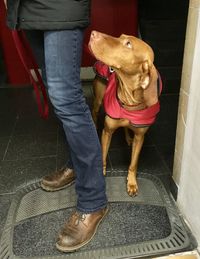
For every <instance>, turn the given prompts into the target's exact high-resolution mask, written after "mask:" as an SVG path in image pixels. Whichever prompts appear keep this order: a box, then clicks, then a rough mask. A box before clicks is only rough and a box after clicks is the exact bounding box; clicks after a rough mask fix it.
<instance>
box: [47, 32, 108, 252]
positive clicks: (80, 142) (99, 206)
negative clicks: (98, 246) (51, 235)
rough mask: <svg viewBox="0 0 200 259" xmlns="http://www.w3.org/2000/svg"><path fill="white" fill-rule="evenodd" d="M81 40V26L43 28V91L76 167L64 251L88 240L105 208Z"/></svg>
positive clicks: (59, 243) (62, 244)
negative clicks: (82, 72)
mask: <svg viewBox="0 0 200 259" xmlns="http://www.w3.org/2000/svg"><path fill="white" fill-rule="evenodd" d="M82 42H83V31H82V30H80V29H76V30H64V31H47V32H45V33H44V50H45V67H46V77H47V86H48V93H49V97H50V99H51V102H52V104H53V106H54V109H55V113H56V114H57V116H58V118H59V119H60V120H61V122H62V124H63V128H64V131H65V134H66V137H67V140H68V143H69V146H70V151H71V158H72V163H73V168H74V170H75V172H76V185H75V187H76V193H77V196H78V197H77V211H76V212H75V213H74V214H73V215H72V216H71V217H70V219H69V220H68V223H66V224H65V226H64V229H63V231H61V233H60V235H59V238H58V241H57V244H56V245H57V248H58V249H59V250H61V251H64V252H66V251H73V250H76V249H78V248H80V247H82V246H83V245H85V244H87V243H88V242H89V241H90V240H91V239H92V237H93V236H94V234H95V232H96V230H97V227H98V225H99V223H100V222H101V220H102V219H103V217H104V216H105V214H106V213H107V208H106V206H107V198H106V193H105V178H104V176H103V170H102V157H101V147H100V143H99V139H98V135H97V132H96V128H95V126H94V123H93V121H92V117H91V113H90V110H89V107H88V105H87V104H86V101H85V98H84V95H83V91H82V88H81V81H80V66H81V53H82Z"/></svg>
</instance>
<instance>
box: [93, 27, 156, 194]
mask: <svg viewBox="0 0 200 259" xmlns="http://www.w3.org/2000/svg"><path fill="white" fill-rule="evenodd" d="M89 49H90V51H91V53H92V54H93V55H94V56H95V57H96V59H97V60H99V61H100V62H97V63H96V65H95V70H96V73H97V76H96V77H95V80H94V95H95V99H94V106H93V110H92V116H93V119H94V122H95V123H96V122H97V115H98V111H99V108H100V105H101V103H102V100H104V109H105V112H106V116H105V123H104V129H103V132H102V139H101V143H102V155H103V169H104V175H105V174H106V158H107V154H108V149H109V145H110V142H111V138H112V134H113V133H114V131H115V130H116V129H117V128H119V127H126V128H127V129H130V130H132V131H133V132H134V138H133V140H132V156H131V163H130V165H129V169H128V177H127V192H128V194H129V195H130V196H132V195H136V194H137V192H138V185H137V180H136V174H137V165H138V158H139V154H140V151H141V148H142V145H143V141H144V135H145V133H146V132H147V130H148V128H149V126H150V125H151V124H153V122H154V121H155V118H156V114H157V113H158V112H159V109H160V106H159V101H158V96H159V94H160V90H158V85H159V82H161V81H160V80H158V79H159V76H158V72H157V70H156V68H155V66H154V64H153V61H154V53H153V51H152V49H151V47H150V46H149V45H148V44H146V43H145V42H144V41H142V40H140V39H138V38H136V37H133V36H128V35H124V34H122V35H121V36H120V37H119V38H115V37H112V36H109V35H106V34H103V33H100V32H97V31H93V32H92V33H91V36H90V42H89ZM110 68H112V70H114V72H112V70H111V69H110ZM100 78H104V79H105V80H106V84H105V80H104V81H102V80H101V79H100ZM127 131H128V130H127ZM126 139H127V141H128V142H130V138H129V137H128V134H126Z"/></svg>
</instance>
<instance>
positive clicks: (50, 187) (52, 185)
mask: <svg viewBox="0 0 200 259" xmlns="http://www.w3.org/2000/svg"><path fill="white" fill-rule="evenodd" d="M74 181H75V174H74V170H73V169H70V168H62V169H60V170H58V171H56V172H54V173H53V174H51V175H47V176H45V177H44V178H43V179H42V181H41V187H42V189H43V190H45V191H51V192H53V191H58V190H61V189H63V188H65V187H67V186H69V185H71V184H73V183H74Z"/></svg>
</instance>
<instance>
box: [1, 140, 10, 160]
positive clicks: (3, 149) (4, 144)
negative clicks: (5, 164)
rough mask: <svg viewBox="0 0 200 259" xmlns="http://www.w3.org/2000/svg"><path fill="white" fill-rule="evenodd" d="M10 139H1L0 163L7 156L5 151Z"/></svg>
mask: <svg viewBox="0 0 200 259" xmlns="http://www.w3.org/2000/svg"><path fill="white" fill-rule="evenodd" d="M8 141H9V137H4V138H3V137H0V161H1V160H2V159H3V157H4V155H5V151H6V148H7V145H8Z"/></svg>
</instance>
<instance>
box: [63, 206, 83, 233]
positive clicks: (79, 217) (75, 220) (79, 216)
mask: <svg viewBox="0 0 200 259" xmlns="http://www.w3.org/2000/svg"><path fill="white" fill-rule="evenodd" d="M85 219H86V214H84V213H81V212H78V211H76V212H74V213H73V214H72V215H71V216H70V218H69V220H68V221H67V222H66V226H67V228H68V230H74V226H78V224H79V223H80V222H82V224H84V225H85V226H87V225H86V224H85V223H84V220H85Z"/></svg>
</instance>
